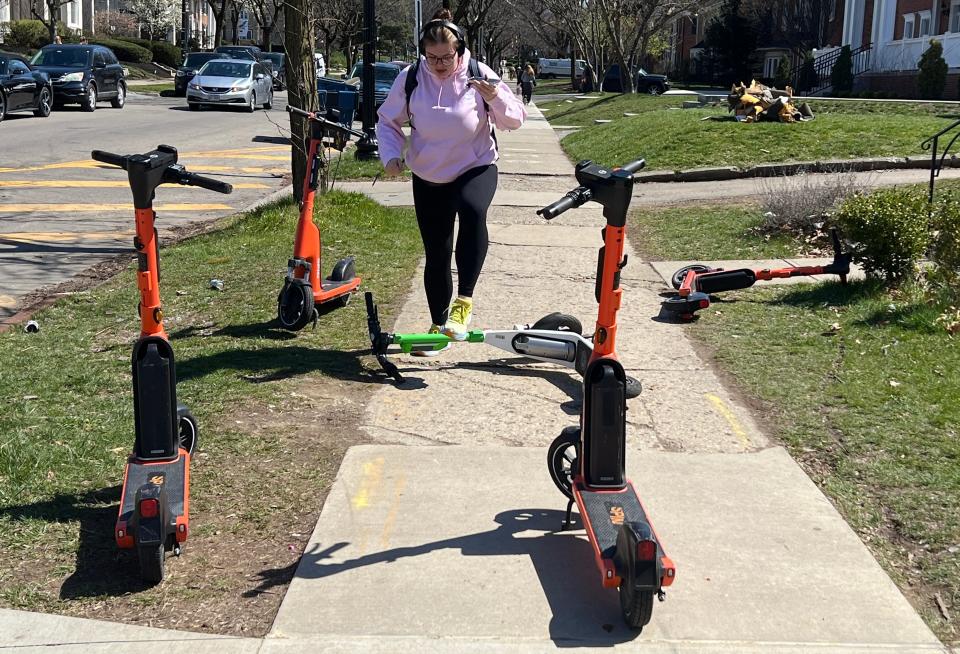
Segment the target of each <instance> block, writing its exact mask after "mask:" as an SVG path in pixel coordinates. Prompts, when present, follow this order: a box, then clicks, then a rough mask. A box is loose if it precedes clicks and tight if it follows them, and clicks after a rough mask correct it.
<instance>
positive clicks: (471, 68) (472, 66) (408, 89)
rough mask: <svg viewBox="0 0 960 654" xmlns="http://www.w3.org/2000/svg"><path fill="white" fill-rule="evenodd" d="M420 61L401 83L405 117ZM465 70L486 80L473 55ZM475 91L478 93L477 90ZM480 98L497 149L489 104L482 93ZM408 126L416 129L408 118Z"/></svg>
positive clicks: (418, 60) (418, 71)
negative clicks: (405, 107) (405, 103)
mask: <svg viewBox="0 0 960 654" xmlns="http://www.w3.org/2000/svg"><path fill="white" fill-rule="evenodd" d="M421 61H423V60H422V59H417V63H415V64H414V65H413V66H411V67H410V70H409V71H408V72H407V79H406V80H404V83H403V92H404V93H405V94H406V96H407V119H410V96H411V95H413V90H414V89H415V88H417V84H419V83H420V81H419V80H418V79H417V77H418V75H419V73H420V62H421ZM467 72H468V73H469V75H470V77H479V78H480V79H482V80H483V81H487V76H486V75H484V74H483V73H481V72H480V64H479V63H478V62H477V60H476V59H474V58H473V57H470V60H469V61H468V62H467ZM498 81H499V80H498ZM477 93H478V94H479V91H478V92H477ZM480 99H481V100H482V101H483V110H484V111H486V112H487V122H489V123H490V136H492V137H493V145H494V147H496V148H497V149H498V150H499V149H500V146H499V145H498V144H497V134H496V131H495V130H494V129H493V123H492V122H490V118H489V116H490V105H488V104H487V101H486V100H483V96H482V95H481V96H480ZM410 128H411V129H416V127H414V125H413V121H412V120H410Z"/></svg>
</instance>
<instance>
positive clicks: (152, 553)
mask: <svg viewBox="0 0 960 654" xmlns="http://www.w3.org/2000/svg"><path fill="white" fill-rule="evenodd" d="M137 556H138V557H139V559H140V577H141V578H142V579H143V580H144V581H147V582H150V583H154V584H159V583H160V582H161V581H163V558H164V548H163V543H159V544H157V545H152V546H143V545H140V546H138V547H137Z"/></svg>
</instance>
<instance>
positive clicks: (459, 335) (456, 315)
mask: <svg viewBox="0 0 960 654" xmlns="http://www.w3.org/2000/svg"><path fill="white" fill-rule="evenodd" d="M472 313H473V299H472V298H468V297H463V296H462V295H458V296H457V299H455V300H454V301H453V305H452V306H451V307H450V315H449V316H448V317H447V322H446V324H445V325H444V326H443V333H444V334H446V335H447V336H449V337H450V338H452V339H453V340H455V341H465V340H467V327H468V326H469V325H470V316H471V314H472Z"/></svg>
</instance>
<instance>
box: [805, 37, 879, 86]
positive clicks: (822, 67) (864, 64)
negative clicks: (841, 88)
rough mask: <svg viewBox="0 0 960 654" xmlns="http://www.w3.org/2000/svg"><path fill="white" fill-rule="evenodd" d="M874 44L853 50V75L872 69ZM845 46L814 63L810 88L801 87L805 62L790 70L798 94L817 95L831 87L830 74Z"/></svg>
mask: <svg viewBox="0 0 960 654" xmlns="http://www.w3.org/2000/svg"><path fill="white" fill-rule="evenodd" d="M872 49H873V46H872V44H870V43H867V44H866V45H861V46H860V47H859V48H855V49H854V50H851V52H850V56H851V59H852V69H853V76H854V77H856V76H857V75H862V74H863V73H865V72H867V71H869V70H870V54H871V52H872ZM842 52H843V48H838V49H836V50H834V51H833V52H831V53H829V54H825V55H824V56H822V57H818V58H817V59H816V60H815V61H814V64H813V69H814V73H815V74H814V78H813V86H812V87H811V88H809V89H801V88H800V78H801V77H802V71H803V63H802V62H801V63H800V65H798V66H794V67H793V70H791V71H790V77H789V79H790V82H791V85H792V86H793V88H794V91H795V92H796V94H797V95H816V94H817V93H819V92H821V91H823V90H825V89H828V88H830V87H831V86H832V85H833V82H832V81H831V80H830V74H831V73H832V72H833V66H834V64H836V63H837V59H839V58H840V54H841V53H842Z"/></svg>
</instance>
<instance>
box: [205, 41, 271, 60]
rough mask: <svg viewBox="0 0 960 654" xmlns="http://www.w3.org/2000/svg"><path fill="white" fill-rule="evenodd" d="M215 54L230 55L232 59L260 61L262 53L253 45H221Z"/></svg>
mask: <svg viewBox="0 0 960 654" xmlns="http://www.w3.org/2000/svg"><path fill="white" fill-rule="evenodd" d="M215 52H219V53H221V54H226V55H230V56H231V57H233V58H234V59H253V60H254V61H260V59H261V57H262V55H263V53H262V52H261V51H260V48H258V47H257V46H255V45H221V46H219V47H218V48H217V49H216V50H215Z"/></svg>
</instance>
